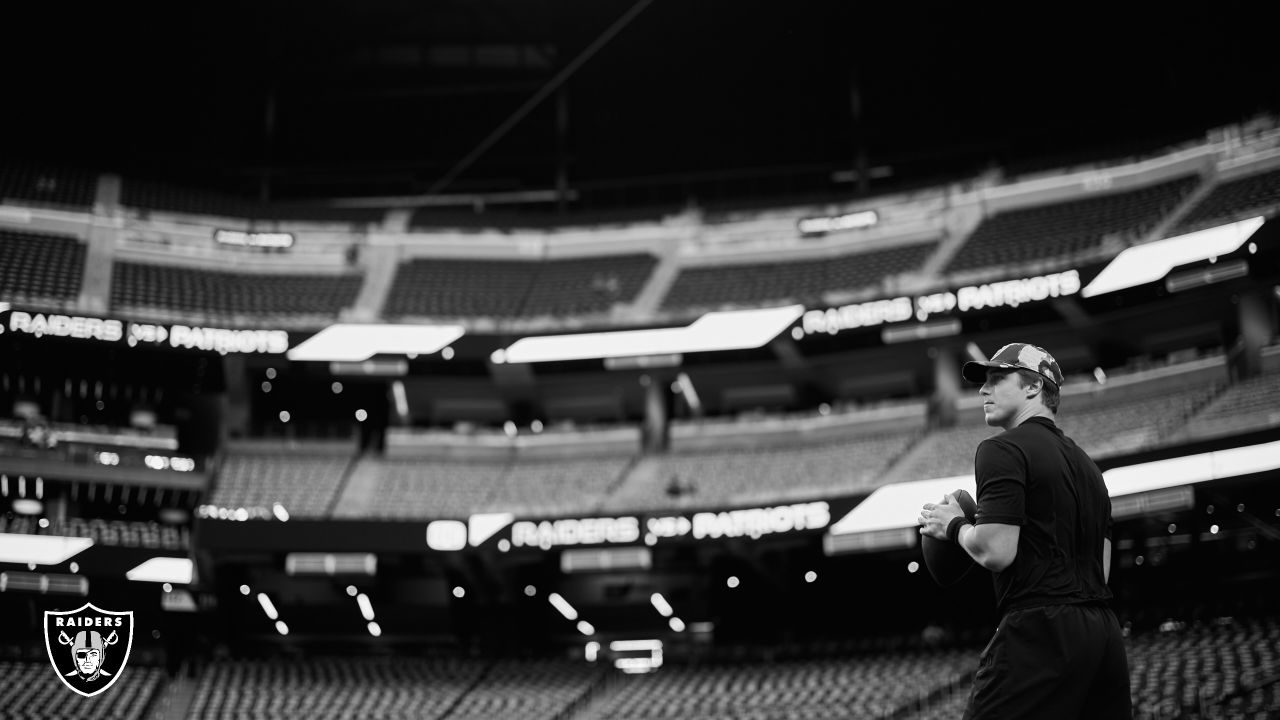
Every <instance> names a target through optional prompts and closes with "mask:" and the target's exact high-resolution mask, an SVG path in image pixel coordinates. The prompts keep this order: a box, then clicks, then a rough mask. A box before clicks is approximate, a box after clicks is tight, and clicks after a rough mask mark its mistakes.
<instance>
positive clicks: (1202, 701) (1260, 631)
mask: <svg viewBox="0 0 1280 720" xmlns="http://www.w3.org/2000/svg"><path fill="white" fill-rule="evenodd" d="M1277 675H1280V622H1278V621H1277V620H1276V619H1275V618H1266V619H1260V620H1249V621H1233V620H1231V619H1229V618H1227V619H1224V620H1220V621H1217V622H1209V623H1204V624H1199V625H1196V626H1192V627H1190V628H1184V629H1178V630H1171V631H1168V632H1160V633H1152V634H1149V635H1144V636H1140V637H1135V638H1134V639H1133V640H1132V641H1131V642H1130V643H1129V678H1130V693H1131V696H1132V698H1133V707H1134V717H1135V718H1138V719H1140V720H1157V719H1159V718H1166V717H1177V716H1180V715H1179V714H1180V713H1182V712H1184V711H1187V712H1191V713H1194V714H1195V715H1196V716H1199V717H1206V718H1210V717H1222V718H1245V719H1248V720H1252V719H1254V718H1258V719H1262V718H1274V717H1277V714H1278V713H1280V685H1277V683H1274V682H1272V683H1271V684H1270V685H1268V686H1265V687H1259V688H1257V689H1253V688H1254V686H1255V685H1261V684H1263V683H1264V682H1265V681H1267V680H1269V679H1274V678H1276V677H1277ZM1228 695H1231V696H1233V697H1230V698H1227V697H1225V696H1228ZM1201 707H1204V708H1205V709H1206V710H1207V712H1205V713H1204V714H1203V715H1201V714H1200V709H1201Z"/></svg>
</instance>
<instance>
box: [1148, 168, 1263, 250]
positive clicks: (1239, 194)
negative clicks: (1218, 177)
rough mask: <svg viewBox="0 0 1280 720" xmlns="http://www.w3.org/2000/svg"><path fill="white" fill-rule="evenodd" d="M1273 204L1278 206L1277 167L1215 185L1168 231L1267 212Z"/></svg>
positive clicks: (1175, 231)
mask: <svg viewBox="0 0 1280 720" xmlns="http://www.w3.org/2000/svg"><path fill="white" fill-rule="evenodd" d="M1277 206H1280V168H1277V169H1275V170H1269V171H1267V172H1261V173H1258V174H1256V175H1246V176H1244V177H1240V178H1235V179H1234V180H1228V181H1227V182H1224V183H1222V184H1220V185H1218V186H1217V187H1215V188H1214V189H1213V190H1212V191H1210V192H1209V194H1208V195H1206V196H1205V197H1204V199H1202V200H1201V201H1200V202H1198V203H1196V205H1195V207H1194V208H1192V209H1191V211H1190V212H1188V213H1187V214H1186V216H1185V217H1183V218H1182V220H1181V221H1180V222H1179V223H1178V227H1177V228H1176V229H1175V230H1174V231H1173V232H1172V233H1170V234H1171V235H1180V234H1182V233H1188V232H1192V231H1194V230H1200V229H1202V228H1206V227H1212V226H1214V225H1221V224H1224V223H1228V222H1233V221H1236V220H1241V219H1244V218H1246V217H1250V216H1253V215H1269V214H1271V213H1273V212H1274V211H1275V210H1276V208H1277Z"/></svg>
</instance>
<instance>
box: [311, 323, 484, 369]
mask: <svg viewBox="0 0 1280 720" xmlns="http://www.w3.org/2000/svg"><path fill="white" fill-rule="evenodd" d="M465 333H466V330H465V329H464V328H463V327H462V326H461V325H378V324H369V325H355V324H348V323H338V324H336V325H330V326H329V327H327V328H325V329H324V330H321V331H320V332H318V333H316V334H315V335H312V336H311V337H310V338H308V339H307V340H305V341H304V342H302V343H300V344H299V345H298V346H297V347H295V348H294V349H292V350H290V351H289V359H290V360H314V361H328V362H361V361H364V360H368V359H369V358H371V357H373V356H374V355H384V354H386V355H410V354H414V355H430V354H432V353H435V352H439V351H440V350H442V349H444V348H445V347H446V346H448V345H449V344H450V343H452V342H454V341H455V340H457V339H458V338H460V337H462V336H463V335H464V334H465Z"/></svg>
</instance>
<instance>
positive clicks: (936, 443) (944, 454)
mask: <svg viewBox="0 0 1280 720" xmlns="http://www.w3.org/2000/svg"><path fill="white" fill-rule="evenodd" d="M974 412H975V411H973V410H970V411H968V413H969V414H967V415H966V414H962V416H961V418H960V424H958V425H956V426H955V427H950V428H942V429H938V430H934V431H932V432H930V433H929V434H928V435H926V436H925V437H924V439H923V440H921V441H920V443H918V444H917V445H916V446H915V447H913V448H912V449H911V450H910V451H908V452H907V453H906V454H905V455H903V457H902V460H901V461H900V462H899V463H898V464H896V465H894V466H893V467H892V468H891V469H890V470H889V472H888V479H889V480H890V481H892V482H899V481H911V480H925V479H928V478H943V477H953V476H956V475H970V474H972V473H973V456H974V453H975V452H976V451H977V449H978V443H980V442H982V441H983V440H985V439H987V438H989V437H991V436H992V435H994V434H996V433H997V432H999V428H991V427H987V425H986V424H984V423H983V422H982V418H981V416H974V415H973V413H974ZM978 412H980V411H978Z"/></svg>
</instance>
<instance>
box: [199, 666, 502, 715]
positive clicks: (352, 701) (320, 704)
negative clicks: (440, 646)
mask: <svg viewBox="0 0 1280 720" xmlns="http://www.w3.org/2000/svg"><path fill="white" fill-rule="evenodd" d="M483 669H484V666H483V665H481V664H480V663H474V662H458V661H440V660H426V659H420V658H353V657H344V658H308V659H305V660H287V661H286V660H274V661H237V662H216V663H214V664H212V665H211V666H210V667H209V668H208V670H206V672H205V673H204V675H203V676H202V677H201V679H200V681H199V683H198V684H197V687H196V692H195V698H194V700H193V701H192V703H191V708H190V710H189V711H188V714H187V717H190V718H195V719H196V720H285V719H292V718H304V717H305V718H326V719H337V718H377V719H379V720H400V719H402V718H403V719H404V720H409V719H410V718H412V719H414V720H418V719H424V720H430V719H432V718H441V717H444V716H445V713H446V712H447V711H448V710H449V708H451V707H452V706H453V705H454V704H455V703H456V702H457V701H458V699H459V698H460V697H461V696H462V695H463V693H465V692H467V689H468V688H469V687H470V686H471V685H473V684H474V683H475V682H476V680H477V679H478V677H479V675H480V673H481V672H482V671H483Z"/></svg>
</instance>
